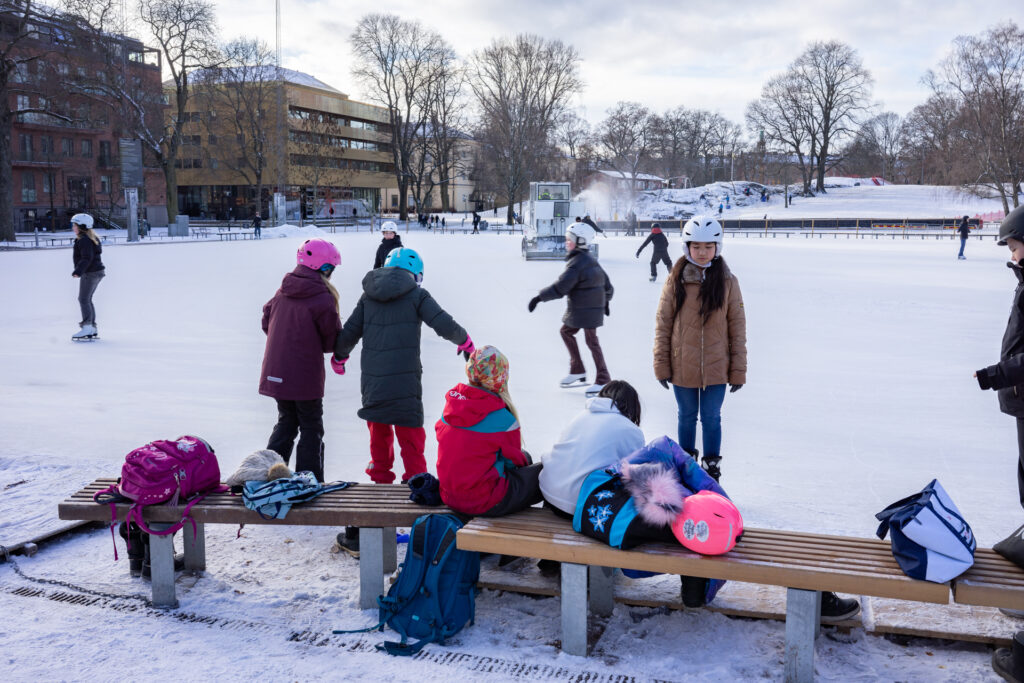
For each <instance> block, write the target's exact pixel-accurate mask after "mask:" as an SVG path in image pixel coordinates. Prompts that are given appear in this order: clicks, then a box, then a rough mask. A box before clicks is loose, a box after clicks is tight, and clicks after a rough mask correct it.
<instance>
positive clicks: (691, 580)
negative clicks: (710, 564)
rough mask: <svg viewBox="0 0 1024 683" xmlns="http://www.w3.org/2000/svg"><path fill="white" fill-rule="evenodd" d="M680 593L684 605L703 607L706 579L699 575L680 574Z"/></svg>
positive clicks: (706, 587)
mask: <svg viewBox="0 0 1024 683" xmlns="http://www.w3.org/2000/svg"><path fill="white" fill-rule="evenodd" d="M679 581H680V583H681V584H682V586H681V587H680V593H681V594H682V598H683V605H684V606H685V607H690V608H694V607H703V606H704V605H705V604H707V603H706V602H705V600H704V596H705V595H707V591H708V580H707V579H705V578H701V577H699V576H680V577H679Z"/></svg>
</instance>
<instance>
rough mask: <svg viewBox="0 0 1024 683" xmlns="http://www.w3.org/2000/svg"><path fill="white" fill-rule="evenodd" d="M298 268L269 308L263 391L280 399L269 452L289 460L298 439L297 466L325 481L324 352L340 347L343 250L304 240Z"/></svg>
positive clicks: (265, 326) (287, 277)
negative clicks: (337, 272) (338, 271)
mask: <svg viewBox="0 0 1024 683" xmlns="http://www.w3.org/2000/svg"><path fill="white" fill-rule="evenodd" d="M295 258H296V262H297V265H296V266H295V269H294V270H293V271H292V272H290V273H288V274H287V275H285V276H284V280H282V282H281V288H280V289H278V290H277V293H276V294H274V298H272V299H271V300H270V301H268V302H267V304H266V305H265V306H264V307H263V331H264V332H265V333H266V335H267V346H266V350H265V351H264V353H263V370H262V375H261V378H260V393H261V394H263V395H264V396H270V397H271V398H273V399H275V400H276V401H277V424H276V425H274V431H273V432H272V433H271V435H270V441H269V442H268V443H267V450H271V451H275V452H276V453H277V454H278V455H280V456H281V457H282V458H283V459H284V461H285V463H287V462H288V459H289V458H290V457H291V454H292V446H293V445H294V443H295V437H296V435H298V437H299V445H298V449H297V450H296V453H295V469H296V470H299V471H309V472H312V473H313V474H314V475H315V476H316V479H317V481H323V480H324V440H323V438H324V419H323V418H324V354H325V353H330V352H331V351H332V350H333V349H334V340H335V338H336V337H337V336H338V331H339V330H340V329H341V318H340V316H339V315H338V290H336V289H335V288H334V286H333V285H331V282H330V277H331V274H332V273H333V272H334V269H335V268H336V267H337V266H339V265H340V264H341V254H340V253H339V252H338V248H337V247H335V246H334V245H333V244H331V243H330V242H328V241H327V240H322V239H310V240H306V241H305V242H303V244H302V246H301V247H299V250H298V253H297V254H296V256H295Z"/></svg>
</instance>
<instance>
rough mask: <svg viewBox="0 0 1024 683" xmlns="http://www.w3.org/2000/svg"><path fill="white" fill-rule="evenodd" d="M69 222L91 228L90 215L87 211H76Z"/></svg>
mask: <svg viewBox="0 0 1024 683" xmlns="http://www.w3.org/2000/svg"><path fill="white" fill-rule="evenodd" d="M71 222H72V223H77V224H78V225H81V226H82V227H84V228H87V229H89V230H92V216H90V215H89V214H87V213H76V214H75V215H74V216H72V217H71Z"/></svg>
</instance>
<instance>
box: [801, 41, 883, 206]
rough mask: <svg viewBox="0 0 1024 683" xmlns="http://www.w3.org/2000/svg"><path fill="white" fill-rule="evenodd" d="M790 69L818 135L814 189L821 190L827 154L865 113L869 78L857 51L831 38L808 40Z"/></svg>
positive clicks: (852, 130)
mask: <svg viewBox="0 0 1024 683" xmlns="http://www.w3.org/2000/svg"><path fill="white" fill-rule="evenodd" d="M790 72H791V74H792V77H793V78H794V79H795V82H796V85H797V88H798V90H799V92H800V93H802V95H803V96H805V97H807V98H809V100H810V102H811V103H812V108H811V112H810V113H811V116H812V119H813V121H814V125H813V128H814V129H815V130H817V131H818V133H819V134H820V146H819V148H818V149H817V164H816V165H817V179H816V185H815V190H816V191H818V192H824V191H825V172H826V170H827V168H828V165H829V153H830V151H831V150H832V149H833V148H834V147H835V146H837V145H838V143H839V142H841V141H842V139H843V138H844V137H846V136H848V135H850V134H852V133H853V132H854V131H855V127H856V124H857V122H858V118H859V117H861V116H863V115H864V114H865V112H867V110H868V104H869V99H870V97H871V86H872V82H873V80H872V78H871V74H870V73H869V72H868V70H867V69H865V68H864V65H863V63H862V62H861V59H860V55H858V54H857V51H856V50H854V49H853V48H852V47H850V46H849V45H846V44H845V43H840V42H838V41H834V40H833V41H828V42H822V41H818V42H814V43H811V45H809V46H808V47H807V49H806V50H804V52H803V53H802V54H801V55H800V56H799V57H797V58H796V61H794V62H793V65H792V66H791V67H790ZM812 156H813V150H812Z"/></svg>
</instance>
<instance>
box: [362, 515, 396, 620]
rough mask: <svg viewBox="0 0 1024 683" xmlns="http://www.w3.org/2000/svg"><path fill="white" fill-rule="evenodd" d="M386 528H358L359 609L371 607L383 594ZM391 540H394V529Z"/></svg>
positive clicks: (375, 604)
mask: <svg viewBox="0 0 1024 683" xmlns="http://www.w3.org/2000/svg"><path fill="white" fill-rule="evenodd" d="M386 531H387V530H386V529H382V528H380V527H377V528H374V527H360V529H359V609H373V608H374V607H376V606H377V596H379V595H383V594H384V557H385V550H384V548H385V545H386V543H385V541H384V537H385V533H386ZM391 542H392V543H394V542H395V532H394V529H392V530H391Z"/></svg>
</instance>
